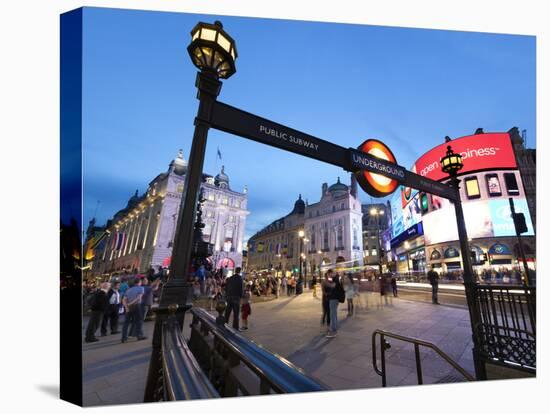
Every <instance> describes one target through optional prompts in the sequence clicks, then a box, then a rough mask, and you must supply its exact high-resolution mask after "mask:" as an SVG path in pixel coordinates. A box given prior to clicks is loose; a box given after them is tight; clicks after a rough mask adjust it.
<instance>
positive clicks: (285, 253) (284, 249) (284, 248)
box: [283, 244, 288, 256]
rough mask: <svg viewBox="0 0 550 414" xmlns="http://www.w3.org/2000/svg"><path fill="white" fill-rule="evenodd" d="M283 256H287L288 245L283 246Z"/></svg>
mask: <svg viewBox="0 0 550 414" xmlns="http://www.w3.org/2000/svg"><path fill="white" fill-rule="evenodd" d="M283 254H284V255H285V256H286V255H287V254H288V245H286V244H285V245H284V246H283Z"/></svg>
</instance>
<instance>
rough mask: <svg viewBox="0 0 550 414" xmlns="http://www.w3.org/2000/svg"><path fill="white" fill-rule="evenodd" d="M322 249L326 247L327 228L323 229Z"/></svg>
mask: <svg viewBox="0 0 550 414" xmlns="http://www.w3.org/2000/svg"><path fill="white" fill-rule="evenodd" d="M323 249H328V230H327V229H326V228H325V229H324V230H323Z"/></svg>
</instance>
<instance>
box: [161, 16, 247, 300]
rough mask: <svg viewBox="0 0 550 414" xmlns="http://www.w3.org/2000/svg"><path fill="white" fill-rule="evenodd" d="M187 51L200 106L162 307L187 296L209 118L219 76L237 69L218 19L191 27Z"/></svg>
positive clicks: (229, 41)
mask: <svg viewBox="0 0 550 414" xmlns="http://www.w3.org/2000/svg"><path fill="white" fill-rule="evenodd" d="M187 51H188V53H189V56H190V57H191V61H192V62H193V64H194V65H195V66H196V67H197V68H198V69H199V72H198V73H197V77H196V81H195V86H196V87H197V89H198V92H197V99H198V100H199V109H198V112H197V116H196V117H195V122H194V124H195V131H194V134H193V142H192V144H191V151H190V153H189V164H188V167H187V173H186V174H185V182H184V188H185V191H184V193H183V194H182V200H181V204H180V210H179V214H178V224H177V229H178V231H177V233H176V234H175V236H174V244H173V248H172V261H171V264H170V280H169V281H168V283H167V284H166V285H165V286H164V288H163V293H162V295H161V300H160V307H161V308H163V307H166V306H168V305H169V304H172V303H174V302H178V304H180V303H179V302H180V301H182V300H183V299H182V296H184V297H185V296H187V288H188V284H187V278H188V272H189V266H190V263H191V257H192V254H193V245H194V243H191V240H192V239H193V225H194V222H195V216H196V214H197V202H198V197H199V192H200V186H201V182H202V169H203V164H204V156H205V152H206V141H207V136H208V130H209V124H208V120H209V119H211V116H212V109H213V106H214V103H215V102H216V99H217V97H218V95H219V93H220V91H221V87H222V83H221V81H220V79H228V78H229V77H231V76H232V75H233V74H235V72H236V68H235V60H236V59H237V49H236V45H235V41H234V40H233V38H231V36H229V35H228V34H227V32H225V30H224V29H223V26H222V24H221V23H220V22H219V21H216V22H215V23H214V24H210V23H202V22H201V23H198V24H197V25H196V26H195V27H194V28H193V30H191V43H190V44H189V46H188V47H187ZM176 299H177V300H176ZM184 301H185V300H184ZM185 302H186V301H185ZM180 305H181V304H180Z"/></svg>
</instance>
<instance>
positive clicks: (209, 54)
mask: <svg viewBox="0 0 550 414" xmlns="http://www.w3.org/2000/svg"><path fill="white" fill-rule="evenodd" d="M187 51H188V52H189V56H191V60H192V61H193V64H194V65H195V66H196V67H197V68H199V69H200V70H201V71H204V72H212V73H214V74H215V76H217V77H218V78H221V79H227V78H229V77H230V76H231V75H233V74H234V73H235V72H236V71H237V70H236V68H235V60H236V59H237V49H236V47H235V41H234V40H233V38H232V37H231V36H229V35H228V34H227V33H226V32H225V30H223V26H222V24H221V22H219V21H216V22H214V24H210V23H202V22H201V23H198V24H197V25H196V26H195V27H194V28H193V30H191V44H190V45H189V46H188V47H187Z"/></svg>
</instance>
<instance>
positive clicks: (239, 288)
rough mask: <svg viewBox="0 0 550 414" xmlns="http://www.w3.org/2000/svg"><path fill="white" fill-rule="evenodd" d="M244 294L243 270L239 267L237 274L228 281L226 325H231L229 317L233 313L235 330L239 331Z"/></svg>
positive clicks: (226, 288) (226, 286)
mask: <svg viewBox="0 0 550 414" xmlns="http://www.w3.org/2000/svg"><path fill="white" fill-rule="evenodd" d="M243 293H244V286H243V279H242V277H241V268H240V267H237V268H236V269H235V273H233V275H232V276H230V277H228V278H227V279H226V284H225V300H226V302H227V306H226V308H225V323H229V317H230V316H231V312H233V328H234V329H237V330H238V329H239V311H240V305H241V299H242V297H243Z"/></svg>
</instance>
